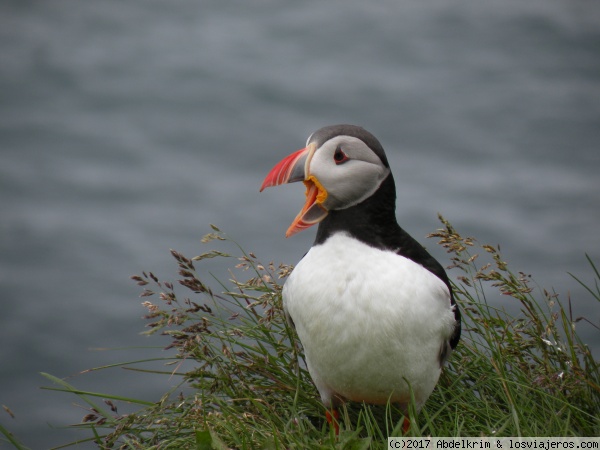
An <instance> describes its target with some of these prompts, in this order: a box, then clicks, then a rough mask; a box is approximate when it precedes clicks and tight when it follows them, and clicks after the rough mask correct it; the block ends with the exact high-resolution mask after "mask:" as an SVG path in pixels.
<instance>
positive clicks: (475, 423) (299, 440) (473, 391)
mask: <svg viewBox="0 0 600 450" xmlns="http://www.w3.org/2000/svg"><path fill="white" fill-rule="evenodd" d="M440 220H441V223H442V228H441V229H439V230H438V231H436V232H435V233H433V234H432V235H431V237H434V238H436V239H438V241H439V243H440V245H442V246H443V247H445V248H446V249H447V251H448V253H449V254H450V258H451V261H452V265H451V268H450V269H451V270H450V278H451V279H454V280H455V284H454V289H455V294H456V298H457V302H458V303H459V305H460V306H461V309H462V312H463V320H464V323H463V337H462V340H461V342H460V344H459V346H458V348H457V349H456V351H455V352H454V353H453V355H452V357H451V358H450V361H449V363H448V365H447V367H446V368H445V370H444V371H443V374H442V377H441V378H440V382H439V384H438V387H437V388H436V389H435V391H434V393H433V394H432V396H431V397H430V399H429V400H428V401H427V403H426V404H425V407H424V408H423V410H422V411H421V412H420V413H419V414H416V413H415V412H414V410H411V411H410V413H409V415H410V420H411V422H412V426H411V430H410V432H409V433H410V434H411V435H412V436H597V435H600V419H599V414H598V412H599V411H600V374H599V370H598V363H597V362H596V361H595V360H594V359H593V357H592V355H591V352H590V350H589V349H588V347H587V346H586V345H585V344H584V343H583V342H581V339H580V338H579V337H578V335H577V326H578V323H582V321H583V320H586V319H582V318H575V317H573V316H572V314H571V308H570V304H567V305H566V307H565V305H563V304H562V303H561V301H560V300H559V298H558V297H557V295H556V294H554V293H553V292H550V291H547V290H544V289H542V288H539V287H537V286H535V284H534V283H533V281H532V279H531V277H530V276H528V275H525V274H524V273H520V272H518V273H513V272H512V271H511V270H509V268H508V267H507V265H506V263H505V262H504V261H503V260H502V256H501V254H500V252H499V250H498V248H497V247H494V246H490V245H481V244H479V243H478V242H477V241H476V240H475V239H472V238H464V237H462V236H460V235H459V234H458V233H457V232H456V230H455V229H454V228H453V227H452V226H451V225H450V224H449V223H448V222H447V221H446V220H444V219H443V218H441V217H440ZM221 241H226V242H221ZM203 242H204V243H205V244H207V243H212V244H215V243H219V244H220V245H229V247H232V248H233V249H234V251H235V252H236V253H238V256H232V255H231V254H229V253H224V252H223V251H221V250H211V251H208V252H207V253H203V254H201V255H199V256H196V257H193V258H188V257H186V256H184V255H182V254H180V253H178V252H175V251H173V252H172V255H173V257H174V258H175V261H176V264H177V266H178V279H177V281H176V282H171V281H161V280H159V279H158V278H157V277H156V276H155V275H154V274H153V273H142V274H141V275H139V276H134V277H132V278H133V280H134V281H135V282H136V283H137V284H138V285H140V286H141V287H142V289H143V292H142V294H141V295H142V297H143V298H144V303H143V305H144V307H145V308H146V310H147V315H146V319H147V321H148V323H147V328H148V329H147V331H145V333H147V334H154V333H160V334H162V335H163V336H164V338H165V345H166V348H167V349H169V350H170V351H171V356H169V357H167V358H164V363H165V370H161V371H150V372H151V373H155V374H160V375H164V376H167V377H172V376H174V374H175V375H176V376H178V377H179V378H180V384H179V385H178V386H177V387H176V388H174V389H171V390H170V391H169V392H167V393H165V394H164V395H163V396H162V397H161V398H160V400H158V401H155V402H149V401H146V400H137V399H131V398H124V397H120V396H115V395H110V394H106V393H94V392H83V391H81V390H78V389H77V388H76V387H75V386H72V385H71V384H68V383H66V382H65V381H64V380H61V379H59V378H56V377H53V376H51V375H48V374H45V376H46V378H47V379H48V380H49V381H51V382H52V383H53V386H52V387H48V388H47V389H53V390H57V391H60V392H63V393H70V394H74V395H76V396H77V397H79V398H80V399H81V400H82V401H84V402H85V403H86V404H87V406H88V408H89V411H87V413H86V415H85V416H84V417H83V418H82V423H81V424H79V425H77V428H78V429H81V428H84V429H87V430H88V431H89V434H88V437H87V438H85V439H81V440H79V441H78V442H79V443H82V442H94V443H95V444H97V446H98V447H99V448H102V449H109V448H122V449H198V450H199V449H227V448H239V449H255V448H266V449H288V448H302V449H303V448H315V449H317V448H347V449H363V448H364V449H366V448H375V449H377V448H382V449H383V448H385V447H386V443H387V437H388V436H400V435H401V434H402V432H401V429H402V428H401V427H402V419H403V417H402V415H401V413H400V412H399V411H398V410H397V409H396V408H395V407H394V406H393V405H388V406H386V407H383V406H381V407H374V406H368V405H361V404H348V405H347V406H345V407H344V408H343V409H342V411H341V414H342V417H341V432H340V435H339V436H338V437H336V436H334V434H333V432H332V430H331V429H330V427H329V425H328V424H327V423H325V420H324V415H325V410H324V408H323V406H322V405H321V403H320V401H319V399H318V393H317V391H316V389H315V387H314V386H313V384H312V382H311V380H310V377H309V375H308V372H307V371H306V368H305V365H304V362H303V355H302V348H301V346H300V344H299V342H298V340H297V338H296V336H295V334H294V331H293V330H292V329H290V328H289V326H288V325H287V323H286V321H285V320H284V317H283V314H282V309H281V287H282V284H283V281H284V280H285V278H286V276H287V275H288V274H289V273H290V271H291V270H292V267H291V266H287V265H279V266H275V265H273V264H272V263H271V264H261V263H260V262H259V261H258V259H257V258H256V256H255V255H254V254H252V253H245V252H244V251H243V249H242V248H241V247H240V246H238V245H237V244H236V243H235V242H233V241H231V240H230V239H229V238H228V237H227V236H226V235H225V234H224V233H222V232H221V231H219V230H218V229H217V228H216V227H213V232H212V233H210V234H208V235H207V236H205V237H204V238H203ZM220 248H222V247H220ZM211 258H231V259H232V261H235V262H233V263H232V265H235V269H232V271H231V279H230V280H229V281H228V282H227V283H221V282H220V281H219V280H216V279H212V278H210V276H209V279H210V282H211V285H216V286H218V293H217V292H215V290H213V288H211V287H209V284H208V283H207V282H206V281H205V280H203V279H202V278H201V276H200V275H199V269H198V267H197V266H200V265H209V264H210V262H209V260H210V259H211ZM236 258H237V259H236ZM588 259H589V258H588ZM589 262H590V265H591V267H592V270H593V271H594V276H595V281H594V286H592V287H590V286H589V285H588V284H584V283H583V282H581V281H580V280H578V281H580V282H581V283H582V285H583V286H584V287H585V288H586V289H587V291H588V292H589V294H590V297H591V300H592V301H600V288H599V284H598V282H599V280H600V273H599V272H598V270H597V268H596V266H595V265H594V263H593V262H592V261H591V259H590V260H589ZM234 273H235V274H236V275H234ZM240 277H242V279H243V281H240V279H238V278H240ZM498 294H501V295H502V296H503V297H504V298H505V301H506V302H507V305H511V306H513V307H514V306H517V307H518V308H516V310H518V313H517V314H514V315H511V314H508V313H507V312H506V311H505V309H504V308H502V307H498V306H492V304H491V303H492V302H491V301H488V300H489V299H492V298H493V299H497V297H498ZM497 304H498V302H497V301H494V305H497ZM511 309H513V310H514V309H515V308H511ZM585 325H586V326H595V325H593V324H588V323H586V324H585ZM184 362H185V364H183V363H184ZM122 365H125V366H129V368H132V367H131V366H135V365H134V364H133V363H130V364H122ZM117 366H119V365H117ZM183 367H189V369H183ZM134 369H135V367H134ZM106 370H108V368H106ZM136 370H139V371H140V373H139V376H140V377H143V376H145V373H144V372H147V370H144V369H142V368H141V367H138V368H137V369H136ZM120 403H129V404H135V405H138V407H139V409H138V410H137V411H136V412H134V413H131V414H120V413H119V412H118V407H119V404H120ZM0 435H4V436H5V438H6V439H7V441H8V442H9V443H11V444H12V445H13V446H14V447H15V448H19V449H21V448H25V447H24V446H22V444H20V443H19V441H18V440H17V439H16V438H15V437H14V436H12V435H11V434H10V433H9V432H8V430H6V429H5V428H3V427H2V426H0ZM76 443H77V442H71V443H69V444H65V446H64V447H60V448H65V447H69V446H74V445H75V444H76Z"/></svg>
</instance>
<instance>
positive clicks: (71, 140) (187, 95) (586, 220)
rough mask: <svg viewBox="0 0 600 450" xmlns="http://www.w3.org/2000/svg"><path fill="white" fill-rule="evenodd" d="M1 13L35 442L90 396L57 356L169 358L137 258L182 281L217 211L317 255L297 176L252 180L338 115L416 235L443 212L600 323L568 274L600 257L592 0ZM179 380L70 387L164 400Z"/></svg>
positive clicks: (28, 410)
mask: <svg viewBox="0 0 600 450" xmlns="http://www.w3.org/2000/svg"><path fill="white" fill-rule="evenodd" d="M0 22H1V24H0V46H1V47H0V152H1V153H0V202H1V203H0V205H1V211H2V212H1V216H0V286H1V292H2V314H1V315H0V330H1V331H0V335H1V339H2V342H3V345H2V347H0V358H1V361H2V365H1V366H0V386H2V388H1V389H0V403H2V404H4V405H7V406H8V407H10V408H11V410H12V411H13V412H14V413H15V416H16V418H15V419H14V420H13V419H10V418H9V416H8V415H6V414H4V413H3V412H1V411H0V421H1V423H2V424H4V425H5V426H7V427H8V428H10V429H11V430H13V431H14V432H16V433H17V434H18V435H19V436H21V437H22V439H23V440H24V441H25V443H26V444H27V445H29V446H31V447H32V448H48V447H50V446H53V445H58V444H61V443H65V442H69V441H71V440H74V439H75V438H76V437H77V436H79V435H78V434H77V433H76V432H73V431H70V430H65V429H61V428H60V426H62V425H64V424H67V423H76V422H79V420H80V419H81V417H82V416H83V415H84V414H85V411H84V409H83V408H81V407H78V406H74V405H73V404H72V402H77V401H78V400H77V399H76V398H75V397H72V398H71V397H69V396H68V395H66V394H60V393H56V392H51V391H46V390H40V389H39V387H40V386H42V385H45V386H49V385H51V383H50V382H49V381H46V380H45V379H43V378H42V377H41V376H40V375H39V374H38V373H39V372H49V373H52V374H54V375H56V376H60V377H67V376H70V375H75V374H77V373H78V372H80V371H81V370H84V369H87V368H91V367H97V366H101V365H105V364H110V363H114V362H120V361H128V360H131V359H142V358H145V357H153V356H157V355H159V356H160V355H162V353H161V351H160V350H152V349H144V350H136V349H134V348H132V347H135V346H148V345H154V346H158V347H160V346H164V345H166V342H165V341H163V340H161V339H150V340H148V339H147V338H143V337H141V336H139V334H138V333H139V331H142V330H143V321H141V320H140V316H141V315H142V314H144V311H143V309H142V308H141V307H140V305H139V303H140V299H138V297H137V295H138V293H139V290H138V288H137V287H136V286H134V285H133V283H131V281H130V280H128V277H129V276H130V275H133V274H136V273H139V272H141V271H142V270H152V271H154V272H156V273H157V274H159V275H160V276H161V277H165V278H167V279H169V278H171V279H172V278H174V277H175V266H174V263H173V261H172V259H171V257H170V255H169V249H170V248H175V249H177V250H179V251H181V252H183V253H184V254H187V255H188V256H192V255H194V254H197V253H199V252H201V251H204V250H206V249H205V248H201V246H200V244H199V239H200V237H201V236H202V235H203V234H204V233H205V232H208V231H209V228H208V224H209V223H215V224H218V225H219V226H220V227H221V228H222V229H224V230H226V231H227V232H228V233H229V234H231V235H232V236H235V237H236V238H237V240H238V241H240V242H241V243H242V244H243V246H244V247H245V248H246V249H248V250H252V251H254V252H256V253H257V254H258V255H259V256H261V257H262V258H263V259H264V260H275V261H284V262H288V263H294V262H296V261H298V260H299V259H300V257H301V256H302V255H303V253H304V252H305V251H306V250H307V249H308V247H309V246H310V244H311V241H312V239H313V237H314V230H311V231H307V232H304V233H302V234H301V235H297V236H295V237H293V238H292V239H288V240H286V239H284V237H283V235H284V232H285V229H286V228H287V226H288V225H289V223H290V221H291V220H292V218H293V217H294V216H295V214H296V213H297V211H298V210H299V208H300V207H301V205H302V200H303V192H302V188H301V187H300V186H297V185H296V186H288V187H281V188H278V189H272V190H268V191H266V192H264V193H262V194H259V193H258V187H259V186H260V183H261V181H262V178H263V177H264V175H265V174H266V173H267V172H268V170H269V169H270V168H271V167H272V165H273V164H274V163H275V162H277V161H278V160H279V159H280V158H281V157H283V156H285V155H287V154H289V153H291V152H292V151H294V150H296V149H297V148H300V147H301V146H302V144H303V143H304V141H305V139H306V137H307V136H308V135H309V134H310V133H311V132H312V131H314V130H315V129H317V128H319V127H321V126H323V125H326V124H332V123H339V122H349V123H356V124H360V125H363V126H365V127H366V128H367V129H369V130H370V131H372V132H373V133H374V134H375V135H376V136H378V137H379V138H380V140H381V141H382V143H383V145H384V147H385V148H386V150H387V153H388V156H389V159H390V163H391V166H392V168H393V171H394V173H395V177H396V182H397V187H398V217H399V220H400V223H401V224H402V225H403V226H404V227H405V228H406V229H407V230H408V231H409V232H411V233H412V234H413V235H415V236H416V237H417V238H418V239H419V240H421V241H422V242H424V241H425V239H424V236H425V235H426V234H427V233H429V232H431V231H433V230H434V229H435V228H437V227H438V223H437V221H436V214H437V212H442V213H443V214H444V215H445V216H446V217H448V218H449V219H450V220H451V221H452V222H453V224H454V225H455V226H456V227H457V228H458V229H459V230H460V231H462V232H463V233H464V234H467V235H475V236H477V237H478V238H479V239H480V240H481V241H483V242H489V243H493V244H496V243H500V244H501V246H502V249H503V253H504V256H505V259H506V260H507V261H508V262H509V263H510V265H511V267H512V268H513V269H514V270H522V271H524V272H527V273H531V274H533V275H534V278H535V279H536V280H537V281H538V283H539V284H540V285H542V286H546V287H551V286H554V287H555V288H556V290H557V291H558V292H559V293H561V294H563V295H564V296H566V295H567V294H570V295H571V297H572V299H573V307H574V310H575V311H574V313H575V314H576V315H585V316H586V317H588V318H589V319H590V320H591V321H593V322H595V323H598V318H599V314H598V305H597V303H596V304H595V303H593V302H592V300H591V299H590V297H589V296H586V295H585V292H584V291H583V289H582V288H581V287H579V286H578V284H577V283H576V282H575V281H574V280H573V279H571V278H570V277H569V276H568V275H567V273H566V272H567V271H570V272H572V273H575V274H577V275H579V276H580V277H582V278H583V279H586V280H590V281H591V280H592V278H591V270H590V268H589V266H588V265H587V263H586V260H585V256H584V254H585V253H586V252H587V253H589V254H590V256H591V257H592V258H593V259H594V260H595V261H596V262H600V253H599V250H598V244H599V240H598V234H597V233H598V221H599V220H600V178H599V177H598V175H597V174H598V171H599V169H600V154H599V153H598V145H599V143H600V126H599V123H600V27H599V24H600V4H598V3H597V2H589V1H586V0H569V1H553V0H533V1H529V2H520V1H517V0H505V1H503V2H478V1H476V0H459V1H454V2H448V1H447V0H443V1H442V0H434V1H430V2H421V1H417V0H411V1H406V2H400V3H398V2H381V3H379V4H376V5H374V4H371V3H363V2H356V1H348V2H345V3H343V4H342V3H339V4H337V3H321V2H317V1H309V2H301V3H300V2H297V3H294V4H280V3H278V2H274V1H270V0H262V1H257V2H252V4H250V3H249V2H242V1H232V2H225V3H224V2H216V1H205V2H197V1H192V0H180V1H177V2H163V1H158V0H130V1H128V2H121V1H118V0H106V1H102V2H78V1H74V0H53V1H34V0H30V1H24V0H13V1H4V2H2V4H1V5H0ZM294 205H296V206H294ZM426 245H427V246H428V247H429V248H430V249H432V251H433V252H434V254H435V255H436V256H437V257H438V258H439V259H440V260H442V261H443V262H444V263H447V262H448V261H447V256H446V255H445V253H444V252H443V251H442V250H441V249H439V248H437V247H435V245H434V243H433V242H432V241H428V242H426ZM214 269H215V270H217V268H214ZM220 269H222V268H219V270H220ZM206 270H213V268H212V267H211V266H210V265H208V266H206ZM498 301H506V299H499V300H498ZM580 329H581V331H582V333H583V335H584V336H585V337H586V339H587V340H588V341H589V342H590V343H591V344H592V346H593V348H594V349H595V352H596V355H597V354H598V350H599V349H600V339H599V336H598V331H597V330H595V329H593V328H592V327H591V326H585V325H584V324H581V325H580ZM98 347H102V348H107V347H128V349H124V350H119V351H90V349H92V348H98ZM165 378H166V377H160V376H157V377H152V376H147V377H143V378H141V377H140V375H139V374H132V373H130V372H128V371H122V370H112V371H100V372H97V373H92V374H87V375H85V376H79V377H75V378H74V379H69V381H70V382H72V383H74V384H75V385H77V386H78V387H80V388H82V389H89V390H93V391H99V392H109V393H116V394H121V395H127V396H131V397H138V398H144V399H148V400H155V399H158V398H159V396H160V395H161V394H162V393H163V392H165V391H166V389H167V387H168V386H169V385H170V384H172V383H174V381H173V380H166V379H165ZM121 408H127V406H126V405H123V406H121ZM48 424H49V425H50V426H49V425H48ZM57 427H58V428H57ZM81 448H92V446H91V445H88V447H85V446H84V445H82V446H81Z"/></svg>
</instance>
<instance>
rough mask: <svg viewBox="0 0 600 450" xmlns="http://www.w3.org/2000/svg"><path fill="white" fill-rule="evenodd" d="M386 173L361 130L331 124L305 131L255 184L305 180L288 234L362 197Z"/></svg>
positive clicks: (373, 141)
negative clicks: (299, 144)
mask: <svg viewBox="0 0 600 450" xmlns="http://www.w3.org/2000/svg"><path fill="white" fill-rule="evenodd" d="M389 174H390V168H389V164H388V161H387V158H386V156H385V152H384V151H383V147H382V146H381V144H380V143H379V141H378V140H377V138H375V136H373V135H372V134H371V133H369V132H368V131H367V130H365V129H363V128H361V127H358V126H355V125H332V126H328V127H324V128H321V129H320V130H318V131H315V132H314V133H313V134H311V135H310V137H309V138H308V140H307V142H306V147H305V148H303V149H300V150H298V151H296V152H294V153H292V154H291V155H289V156H288V157H286V158H284V159H283V160H281V161H280V162H279V163H278V164H277V165H276V166H275V167H273V169H271V171H270V172H269V174H268V175H267V176H266V178H265V180H264V181H263V184H262V186H261V188H260V190H261V192H262V190H263V189H264V188H267V187H270V186H278V185H280V184H285V183H294V182H296V181H302V182H304V184H305V186H306V203H305V204H304V207H303V208H302V211H300V213H299V214H298V215H297V216H296V219H294V221H293V222H292V224H291V225H290V227H289V228H288V230H287V232H286V234H285V235H286V237H289V236H291V235H293V234H295V233H298V232H299V231H302V230H304V229H305V228H308V227H310V226H312V225H314V224H316V223H318V222H320V221H321V220H323V219H324V218H325V216H327V213H328V212H329V211H331V210H336V209H345V208H349V207H351V206H354V205H357V204H358V203H360V202H362V201H363V200H366V199H367V198H369V197H370V196H371V195H373V194H374V193H375V191H376V190H377V189H378V188H379V186H380V185H381V183H382V182H383V180H385V179H386V177H387V176H388V175H389Z"/></svg>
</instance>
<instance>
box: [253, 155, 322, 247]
mask: <svg viewBox="0 0 600 450" xmlns="http://www.w3.org/2000/svg"><path fill="white" fill-rule="evenodd" d="M316 149H317V147H316V145H315V144H309V145H308V146H306V148H303V149H300V150H298V151H296V152H294V153H292V154H291V155H289V156H287V157H286V158H284V159H282V160H281V161H280V162H279V163H278V164H277V165H275V167H273V168H272V169H271V171H270V172H269V174H268V175H267V176H266V177H265V180H264V181H263V184H262V186H261V187H260V191H261V192H262V191H263V189H265V188H267V187H271V186H279V185H281V184H286V183H295V182H297V181H302V182H304V185H305V186H306V202H305V203H304V206H303V207H302V210H301V211H300V213H299V214H298V215H297V216H296V218H295V219H294V221H293V222H292V224H291V225H290V227H289V228H288V230H287V232H286V233H285V236H286V237H290V236H292V235H293V234H296V233H298V232H300V231H302V230H304V229H306V228H308V227H310V226H312V225H314V224H316V223H318V222H320V221H321V220H323V219H324V218H325V216H326V215H327V213H328V212H329V211H328V210H327V208H325V206H323V202H324V201H325V199H326V198H327V191H326V190H325V188H324V187H323V186H322V185H321V183H319V181H318V180H317V178H316V177H315V176H314V175H311V174H310V170H309V168H310V162H311V160H312V157H313V155H314V153H315V151H316Z"/></svg>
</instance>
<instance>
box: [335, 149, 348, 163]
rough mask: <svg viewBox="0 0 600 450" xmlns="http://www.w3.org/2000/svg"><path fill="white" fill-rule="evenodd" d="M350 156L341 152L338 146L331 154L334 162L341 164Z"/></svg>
mask: <svg viewBox="0 0 600 450" xmlns="http://www.w3.org/2000/svg"><path fill="white" fill-rule="evenodd" d="M349 159H350V158H348V156H347V155H346V154H345V153H344V152H343V150H342V149H341V148H340V147H338V148H336V149H335V153H334V154H333V160H334V161H335V163H336V164H342V163H344V162H346V161H348V160H349Z"/></svg>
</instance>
